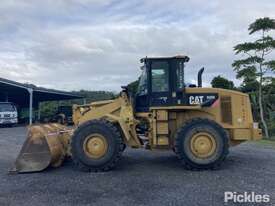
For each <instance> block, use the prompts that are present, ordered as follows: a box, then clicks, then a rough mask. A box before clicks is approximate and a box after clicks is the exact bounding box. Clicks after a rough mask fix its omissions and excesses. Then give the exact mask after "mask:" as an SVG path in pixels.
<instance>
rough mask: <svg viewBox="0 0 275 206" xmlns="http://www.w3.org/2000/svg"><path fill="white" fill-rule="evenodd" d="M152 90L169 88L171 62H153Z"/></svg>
mask: <svg viewBox="0 0 275 206" xmlns="http://www.w3.org/2000/svg"><path fill="white" fill-rule="evenodd" d="M151 71H152V92H167V91H168V90H169V78H168V71H169V64H168V62H166V61H159V62H152V65H151Z"/></svg>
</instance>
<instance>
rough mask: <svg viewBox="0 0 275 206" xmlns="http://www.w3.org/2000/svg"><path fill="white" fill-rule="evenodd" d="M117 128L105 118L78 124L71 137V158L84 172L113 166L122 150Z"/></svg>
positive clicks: (109, 168)
mask: <svg viewBox="0 0 275 206" xmlns="http://www.w3.org/2000/svg"><path fill="white" fill-rule="evenodd" d="M123 145H124V144H123V141H122V137H121V134H120V132H119V130H118V128H117V127H116V126H115V125H114V124H112V123H111V122H108V121H106V120H103V119H100V120H91V121H88V122H86V123H83V124H82V125H80V126H79V127H78V128H77V129H76V131H75V132H74V135H73V137H72V143H71V147H72V159H73V162H74V164H75V166H76V167H77V168H78V169H79V170H81V171H86V172H91V171H93V172H101V171H108V170H111V169H113V168H114V167H115V165H116V164H117V162H118V161H119V160H120V158H121V154H122V152H123V148H124V146H123Z"/></svg>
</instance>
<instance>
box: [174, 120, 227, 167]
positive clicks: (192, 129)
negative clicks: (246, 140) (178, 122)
mask: <svg viewBox="0 0 275 206" xmlns="http://www.w3.org/2000/svg"><path fill="white" fill-rule="evenodd" d="M228 141H229V138H228V135H227V133H226V131H225V130H224V129H223V128H222V127H221V126H220V125H219V124H217V123H216V122H214V121H212V120H209V119H202V118H195V119H192V120H191V121H188V122H187V123H186V124H185V125H184V126H183V127H182V128H180V129H179V131H178V132H177V134H176V137H175V152H176V154H177V156H178V158H179V159H180V160H181V162H182V163H183V165H184V166H185V168H187V169H191V170H203V169H217V168H219V167H220V165H221V163H222V162H223V161H224V160H225V158H226V156H227V154H228V148H229V143H228Z"/></svg>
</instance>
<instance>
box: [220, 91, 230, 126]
mask: <svg viewBox="0 0 275 206" xmlns="http://www.w3.org/2000/svg"><path fill="white" fill-rule="evenodd" d="M231 108H232V105H231V97H230V96H224V97H221V119H222V122H223V123H227V124H232V110H231Z"/></svg>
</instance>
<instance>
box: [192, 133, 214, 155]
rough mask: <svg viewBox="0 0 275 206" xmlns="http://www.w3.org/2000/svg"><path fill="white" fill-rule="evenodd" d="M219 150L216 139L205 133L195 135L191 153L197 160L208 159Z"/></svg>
mask: <svg viewBox="0 0 275 206" xmlns="http://www.w3.org/2000/svg"><path fill="white" fill-rule="evenodd" d="M216 148H217V144H216V141H215V138H214V137H213V136H212V135H211V134H209V133H205V132H199V133H197V134H195V135H194V136H193V137H192V139H191V151H192V153H193V155H194V156H195V157H197V158H203V159H204V158H208V157H210V156H212V155H213V154H214V153H215V151H216Z"/></svg>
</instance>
